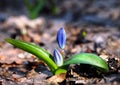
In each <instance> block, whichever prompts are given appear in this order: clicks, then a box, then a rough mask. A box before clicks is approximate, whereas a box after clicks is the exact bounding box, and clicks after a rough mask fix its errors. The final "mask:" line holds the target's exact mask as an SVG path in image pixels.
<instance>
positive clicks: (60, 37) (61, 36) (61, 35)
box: [57, 28, 66, 49]
mask: <svg viewBox="0 0 120 85" xmlns="http://www.w3.org/2000/svg"><path fill="white" fill-rule="evenodd" d="M57 42H58V45H59V47H60V48H61V49H64V48H65V44H66V32H65V30H64V28H60V30H59V31H58V33H57Z"/></svg>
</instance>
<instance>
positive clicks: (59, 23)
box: [0, 0, 120, 85]
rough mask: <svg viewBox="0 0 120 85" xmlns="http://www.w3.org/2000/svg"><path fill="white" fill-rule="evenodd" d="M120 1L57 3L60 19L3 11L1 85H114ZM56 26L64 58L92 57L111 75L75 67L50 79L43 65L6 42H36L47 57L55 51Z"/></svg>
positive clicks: (118, 67)
mask: <svg viewBox="0 0 120 85" xmlns="http://www.w3.org/2000/svg"><path fill="white" fill-rule="evenodd" d="M119 3H120V1H118V0H106V1H103V0H102V1H101V0H100V1H98V0H91V1H89V0H80V1H78V0H74V1H72V0H71V1H68V0H65V1H63V0H62V1H61V2H60V3H59V4H58V7H59V8H60V14H59V15H57V16H55V15H52V14H49V15H47V14H46V11H44V12H43V14H44V16H43V14H41V15H40V17H38V18H37V19H34V20H31V19H29V18H28V17H27V16H26V15H22V14H21V15H20V16H15V15H14V11H13V10H10V12H9V11H8V10H6V11H5V12H3V11H2V12H1V14H0V85H96V84H97V85H119V84H120V10H119V8H120V5H119ZM18 13H19V12H18ZM11 15H12V16H11ZM60 27H64V28H65V30H66V33H67V42H66V47H65V59H67V58H68V57H70V56H72V55H73V54H77V53H81V52H87V53H94V54H97V55H99V56H100V57H102V58H103V59H105V61H106V62H107V63H108V65H109V69H110V71H109V72H108V73H100V74H99V73H98V71H97V70H96V68H94V67H93V66H90V65H87V64H77V65H76V64H75V65H70V67H69V69H68V72H67V73H66V74H60V75H55V76H54V75H53V74H52V73H51V72H50V71H49V68H48V67H47V65H46V64H45V63H44V62H43V61H41V60H39V59H38V58H37V57H36V56H34V55H32V54H29V53H27V52H24V51H22V50H20V49H18V48H16V47H14V46H12V45H10V44H8V43H7V42H6V41H5V38H8V37H10V38H13V39H21V40H24V41H27V42H32V43H36V44H37V45H39V46H41V47H43V48H45V49H46V50H48V51H49V52H50V53H51V54H52V53H53V50H54V49H55V48H58V45H57V42H56V33H57V31H58V30H59V28H60ZM83 32H84V33H86V35H85V36H83V35H82V33H83Z"/></svg>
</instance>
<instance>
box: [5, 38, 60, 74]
mask: <svg viewBox="0 0 120 85" xmlns="http://www.w3.org/2000/svg"><path fill="white" fill-rule="evenodd" d="M6 41H7V42H9V43H10V44H12V45H14V46H16V47H18V48H20V49H22V50H24V51H27V52H29V53H31V54H34V55H35V56H36V57H38V58H39V59H41V60H43V61H44V62H45V63H46V64H47V65H48V66H49V68H50V69H51V71H52V72H54V70H55V69H57V68H58V67H57V65H56V64H55V63H54V61H53V59H52V56H51V54H50V53H48V52H47V51H46V50H45V49H43V48H41V47H39V46H37V45H34V44H31V43H28V42H25V41H21V40H15V39H10V38H7V39H6Z"/></svg>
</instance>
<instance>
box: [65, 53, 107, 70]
mask: <svg viewBox="0 0 120 85" xmlns="http://www.w3.org/2000/svg"><path fill="white" fill-rule="evenodd" d="M79 63H83V64H90V65H93V66H96V67H97V68H99V70H100V71H102V72H108V71H109V68H108V64H107V62H106V61H105V60H103V59H102V58H101V57H99V56H97V55H95V54H92V53H80V54H76V55H73V56H72V57H70V58H68V59H67V60H66V61H65V63H64V64H63V66H65V65H70V64H79Z"/></svg>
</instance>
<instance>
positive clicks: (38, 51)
mask: <svg viewBox="0 0 120 85" xmlns="http://www.w3.org/2000/svg"><path fill="white" fill-rule="evenodd" d="M6 41H7V42H9V43H10V44H12V45H14V46H16V47H18V48H20V49H22V50H24V51H27V52H29V53H31V54H33V55H35V56H37V57H38V58H39V59H41V60H43V61H44V62H45V63H46V64H47V65H48V67H49V69H50V70H51V72H52V73H53V74H54V75H56V74H61V73H66V72H67V70H68V67H69V65H70V64H81V63H83V64H90V65H92V66H95V67H96V70H99V71H100V72H109V68H108V64H107V62H106V61H105V60H103V59H102V58H101V57H99V56H97V55H95V54H92V53H79V54H75V55H73V56H72V57H69V58H68V59H67V60H64V57H65V55H64V48H65V44H66V32H65V30H64V28H60V30H59V31H58V33H57V43H58V45H59V47H60V49H61V50H60V51H59V50H58V49H55V50H54V52H53V55H52V54H50V53H49V52H48V51H46V50H45V49H43V48H41V47H39V46H37V45H35V44H31V43H28V42H25V41H21V40H15V39H10V38H7V39H6Z"/></svg>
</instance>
